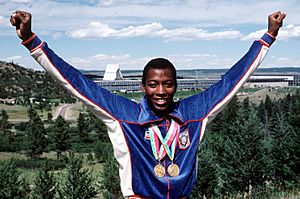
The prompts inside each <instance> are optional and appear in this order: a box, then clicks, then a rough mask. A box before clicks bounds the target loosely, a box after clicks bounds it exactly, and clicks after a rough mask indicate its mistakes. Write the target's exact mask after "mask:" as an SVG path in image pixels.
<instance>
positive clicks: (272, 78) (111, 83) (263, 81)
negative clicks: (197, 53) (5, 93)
mask: <svg viewBox="0 0 300 199" xmlns="http://www.w3.org/2000/svg"><path fill="white" fill-rule="evenodd" d="M140 73H142V72H140ZM223 76H224V74H221V72H220V73H218V74H216V73H214V74H213V75H212V74H204V75H201V74H200V75H199V74H197V75H196V76H194V77H191V76H180V77H179V78H178V79H177V82H178V87H177V89H178V90H198V89H206V88H208V87H209V86H211V85H213V84H214V83H216V82H217V81H219V80H220V79H221V78H222V77H223ZM141 77H142V75H141V74H136V72H134V75H128V74H127V75H125V76H124V77H123V75H122V73H121V70H120V68H119V65H118V64H108V65H107V66H106V69H105V72H104V76H103V78H102V77H100V76H99V75H98V77H96V78H92V79H93V81H95V82H96V83H97V84H99V85H100V86H102V87H103V88H106V89H108V90H110V91H123V92H127V91H140V85H141V83H142V80H141ZM288 86H300V73H297V72H295V73H282V72H274V73H267V72H262V73H254V74H253V75H252V76H251V77H250V79H249V80H248V81H247V82H246V83H245V84H244V87H248V88H259V87H288Z"/></svg>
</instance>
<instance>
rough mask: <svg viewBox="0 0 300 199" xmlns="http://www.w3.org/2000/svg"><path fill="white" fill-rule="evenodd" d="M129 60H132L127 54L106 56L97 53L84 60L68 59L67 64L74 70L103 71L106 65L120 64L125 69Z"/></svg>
mask: <svg viewBox="0 0 300 199" xmlns="http://www.w3.org/2000/svg"><path fill="white" fill-rule="evenodd" d="M131 59H132V58H131V57H130V55H128V54H121V55H106V54H101V53H99V54H96V55H92V56H88V57H84V58H78V57H74V58H71V59H69V60H68V62H69V63H70V64H71V65H73V66H75V67H76V68H80V69H84V70H89V69H96V70H104V69H105V66H106V65H107V64H120V65H123V66H126V67H127V66H129V63H130V62H131Z"/></svg>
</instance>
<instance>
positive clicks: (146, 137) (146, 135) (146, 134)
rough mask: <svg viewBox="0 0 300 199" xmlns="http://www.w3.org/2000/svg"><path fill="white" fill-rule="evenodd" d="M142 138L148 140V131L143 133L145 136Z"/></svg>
mask: <svg viewBox="0 0 300 199" xmlns="http://www.w3.org/2000/svg"><path fill="white" fill-rule="evenodd" d="M144 138H145V139H146V140H150V135H149V131H148V130H147V131H145V136H144Z"/></svg>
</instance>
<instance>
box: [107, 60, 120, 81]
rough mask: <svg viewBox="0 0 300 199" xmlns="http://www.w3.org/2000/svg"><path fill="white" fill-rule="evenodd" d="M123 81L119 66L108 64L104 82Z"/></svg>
mask: <svg viewBox="0 0 300 199" xmlns="http://www.w3.org/2000/svg"><path fill="white" fill-rule="evenodd" d="M120 79H123V76H122V73H121V70H120V67H119V64H107V65H106V69H105V73H104V76H103V81H112V80H120Z"/></svg>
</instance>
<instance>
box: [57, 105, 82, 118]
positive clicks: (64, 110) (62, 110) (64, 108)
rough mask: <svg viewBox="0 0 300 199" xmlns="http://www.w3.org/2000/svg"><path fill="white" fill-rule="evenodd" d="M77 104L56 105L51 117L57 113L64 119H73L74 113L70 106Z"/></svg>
mask: <svg viewBox="0 0 300 199" xmlns="http://www.w3.org/2000/svg"><path fill="white" fill-rule="evenodd" d="M76 106H79V105H78V104H63V105H61V106H58V107H57V108H56V110H55V111H54V112H53V119H54V120H55V119H56V118H57V117H58V116H59V115H60V116H62V117H63V118H64V119H65V120H75V119H76V117H74V114H72V113H73V112H72V108H74V107H76Z"/></svg>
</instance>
